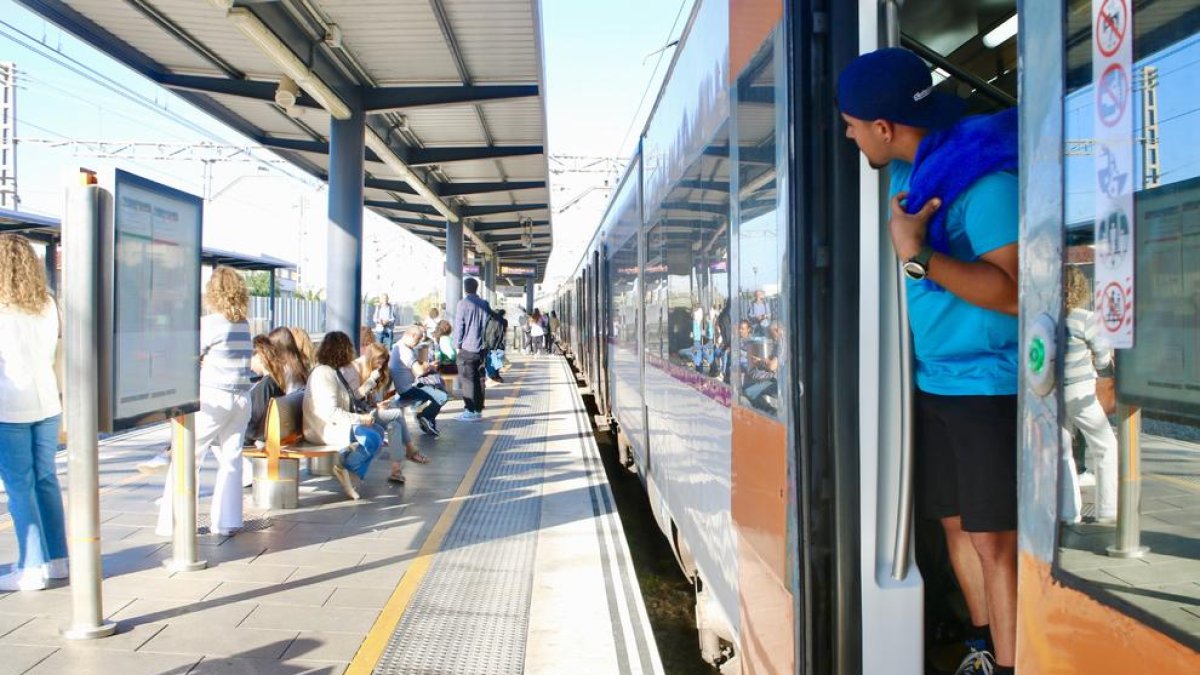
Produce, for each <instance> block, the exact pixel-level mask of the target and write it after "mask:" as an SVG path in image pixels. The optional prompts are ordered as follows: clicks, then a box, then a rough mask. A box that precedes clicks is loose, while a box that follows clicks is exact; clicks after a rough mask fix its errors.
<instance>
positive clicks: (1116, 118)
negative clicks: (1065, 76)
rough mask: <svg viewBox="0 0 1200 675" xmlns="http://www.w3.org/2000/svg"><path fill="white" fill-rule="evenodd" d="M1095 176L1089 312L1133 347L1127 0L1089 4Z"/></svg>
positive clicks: (1106, 331) (1112, 337)
mask: <svg viewBox="0 0 1200 675" xmlns="http://www.w3.org/2000/svg"><path fill="white" fill-rule="evenodd" d="M1092 26H1093V28H1094V30H1093V32H1092V83H1093V84H1092V88H1093V90H1094V100H1093V106H1094V109H1095V114H1094V127H1095V130H1094V138H1095V145H1094V146H1093V147H1094V149H1095V152H1094V153H1093V154H1094V157H1095V165H1094V166H1095V174H1096V183H1095V185H1096V213H1095V237H1096V238H1095V242H1096V268H1095V287H1094V289H1093V290H1094V292H1095V311H1096V318H1097V324H1098V325H1099V327H1100V332H1101V334H1102V335H1103V336H1104V337H1105V338H1106V339H1107V340H1108V343H1109V344H1110V345H1112V346H1113V347H1114V348H1117V349H1129V348H1131V347H1133V334H1134V333H1133V323H1134V286H1133V282H1134V273H1133V271H1134V250H1133V249H1134V245H1133V242H1134V241H1136V237H1135V233H1134V225H1135V218H1134V210H1133V191H1134V188H1135V185H1134V180H1135V178H1134V177H1135V172H1134V163H1133V151H1134V147H1133V110H1132V105H1133V98H1134V95H1133V76H1132V69H1133V48H1132V42H1133V30H1132V29H1133V14H1132V8H1131V7H1130V0H1092Z"/></svg>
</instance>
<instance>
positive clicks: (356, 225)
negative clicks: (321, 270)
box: [325, 106, 366, 346]
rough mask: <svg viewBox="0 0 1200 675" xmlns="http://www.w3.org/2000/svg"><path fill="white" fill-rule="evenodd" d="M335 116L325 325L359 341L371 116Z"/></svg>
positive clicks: (358, 112) (359, 112)
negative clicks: (365, 163) (367, 141)
mask: <svg viewBox="0 0 1200 675" xmlns="http://www.w3.org/2000/svg"><path fill="white" fill-rule="evenodd" d="M354 107H355V108H356V109H355V110H354V112H353V113H352V114H351V116H350V118H349V119H344V120H338V119H331V120H330V128H329V233H328V251H327V253H326V258H325V259H326V265H325V278H326V282H325V283H326V292H325V297H326V309H325V330H326V331H335V330H340V331H342V332H344V333H346V334H347V335H349V336H350V339H351V340H353V341H354V344H355V345H356V346H357V345H358V327H359V326H361V325H362V308H361V306H360V298H361V297H362V264H363V263H362V226H363V156H364V153H365V151H366V150H365V139H366V116H365V114H364V113H363V111H362V109H361V108H360V107H358V106H354Z"/></svg>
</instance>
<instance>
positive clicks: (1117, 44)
mask: <svg viewBox="0 0 1200 675" xmlns="http://www.w3.org/2000/svg"><path fill="white" fill-rule="evenodd" d="M1098 14H1099V15H1098V16H1097V17H1096V50H1097V51H1099V52H1100V54H1101V55H1103V56H1104V57H1105V58H1111V57H1113V56H1115V55H1116V53H1117V50H1119V49H1120V48H1121V45H1122V44H1124V42H1125V36H1126V35H1127V34H1128V33H1129V10H1128V8H1127V7H1126V5H1125V0H1104V2H1101V3H1100V10H1099V12H1098Z"/></svg>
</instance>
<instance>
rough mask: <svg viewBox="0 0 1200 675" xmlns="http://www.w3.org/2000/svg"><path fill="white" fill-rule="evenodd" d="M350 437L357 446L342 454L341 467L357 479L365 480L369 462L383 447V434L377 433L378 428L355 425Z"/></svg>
mask: <svg viewBox="0 0 1200 675" xmlns="http://www.w3.org/2000/svg"><path fill="white" fill-rule="evenodd" d="M350 435H351V436H352V438H353V440H354V441H356V442H357V443H358V444H357V445H355V446H353V447H352V448H351V449H349V450H346V451H344V452H343V453H342V466H344V467H346V470H347V471H349V472H351V473H353V474H354V475H356V476H358V477H359V478H366V477H367V469H369V468H371V460H373V459H375V455H378V454H379V448H381V447H382V446H383V434H381V433H379V427H376V426H370V425H366V424H356V425H354V429H353V431H351V432H350Z"/></svg>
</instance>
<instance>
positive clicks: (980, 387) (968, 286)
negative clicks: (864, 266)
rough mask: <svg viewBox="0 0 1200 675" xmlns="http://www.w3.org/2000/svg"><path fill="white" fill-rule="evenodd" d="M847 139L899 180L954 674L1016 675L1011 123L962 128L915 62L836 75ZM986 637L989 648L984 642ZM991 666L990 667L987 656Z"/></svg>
mask: <svg viewBox="0 0 1200 675" xmlns="http://www.w3.org/2000/svg"><path fill="white" fill-rule="evenodd" d="M837 87H838V91H837V101H838V106H839V108H840V110H841V114H842V118H843V120H844V121H845V123H846V136H847V138H850V139H851V140H853V141H854V142H855V143H856V144H857V145H858V149H859V150H860V151H861V152H862V153H863V155H864V156H866V158H867V161H868V162H869V163H870V165H871V166H872V167H874V168H876V169H884V168H888V169H890V172H891V186H890V190H889V192H890V197H891V219H890V222H889V223H888V231H889V232H890V235H891V241H892V248H893V251H894V254H895V256H896V257H897V258H898V259H899V261H900V263H901V264H903V266H904V270H905V273H906V274H907V275H908V277H909V278H908V280H907V282H906V292H907V296H908V307H909V323H910V328H911V329H912V335H913V351H914V355H915V357H916V359H915V361H916V378H915V379H916V381H915V383H914V384H915V385H916V389H917V392H916V396H915V411H914V420H915V433H916V464H917V484H918V488H917V494H920V495H922V497H923V499H924V503H923V510H924V513H925V516H926V517H927V518H931V519H937V520H939V521H940V522H941V526H942V529H943V530H944V531H945V535H946V541H947V548H948V550H949V554H950V562H951V566H952V567H953V569H954V573H955V576H956V577H957V578H958V582H959V586H960V587H961V588H962V591H963V596H964V598H965V600H966V604H967V608H968V610H969V613H970V619H971V624H972V625H971V628H970V631H969V633H968V641H967V645H968V647H969V649H970V651H969V652H968V654H967V656H966V658H964V659H963V662H962V664H961V665H960V666H959V668H958V671H957V672H958V673H963V674H966V673H988V674H989V675H990V674H991V673H995V674H996V675H1009V674H1010V673H1012V672H1013V668H1014V663H1015V657H1016V629H1017V428H1018V421H1017V396H1016V394H1017V318H1016V314H1017V311H1018V300H1017V271H1018V264H1017V239H1018V221H1019V217H1020V208H1019V199H1018V197H1019V188H1018V181H1017V168H1018V155H1017V148H1018V143H1017V112H1016V109H1015V108H1013V109H1009V110H1006V111H1003V112H1000V113H996V114H994V115H986V116H978V117H967V118H962V113H963V110H964V108H965V102H964V101H963V100H961V99H959V98H958V97H956V96H953V95H951V94H946V93H943V92H939V91H936V90H935V89H934V84H933V80H932V77H931V76H930V72H929V67H928V66H926V65H925V62H924V61H922V60H921V58H920V57H918V56H917V55H916V54H914V53H912V52H910V51H908V50H905V49H898V48H890V49H880V50H877V51H874V52H871V53H868V54H864V55H862V56H859V57H858V58H856V59H854V60H853V61H852V62H851V63H850V64H849V65H847V67H846V68H845V69H844V70H843V71H842V73H841V75H840V77H839V78H838V85H837ZM989 638H990V639H989ZM993 655H994V656H993Z"/></svg>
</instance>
